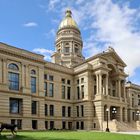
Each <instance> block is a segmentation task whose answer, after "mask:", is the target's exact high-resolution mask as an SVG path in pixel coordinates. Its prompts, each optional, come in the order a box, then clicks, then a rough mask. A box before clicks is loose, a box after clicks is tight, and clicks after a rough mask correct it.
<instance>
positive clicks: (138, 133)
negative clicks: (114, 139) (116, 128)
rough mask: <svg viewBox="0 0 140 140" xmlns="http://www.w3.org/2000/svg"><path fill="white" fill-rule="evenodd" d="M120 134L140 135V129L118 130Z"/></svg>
mask: <svg viewBox="0 0 140 140" xmlns="http://www.w3.org/2000/svg"><path fill="white" fill-rule="evenodd" d="M116 133H120V134H130V135H140V131H135V132H134V131H133V132H116Z"/></svg>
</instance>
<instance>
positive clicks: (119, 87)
mask: <svg viewBox="0 0 140 140" xmlns="http://www.w3.org/2000/svg"><path fill="white" fill-rule="evenodd" d="M94 74H95V77H96V83H95V85H96V92H95V93H96V95H110V96H112V97H118V98H120V101H126V94H125V80H124V78H119V77H115V78H113V79H111V77H110V75H109V73H108V72H106V71H101V70H100V71H97V72H95V73H94ZM113 82H114V83H113ZM113 84H114V85H113ZM122 99H123V100H122Z"/></svg>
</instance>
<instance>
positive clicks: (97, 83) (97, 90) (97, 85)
mask: <svg viewBox="0 0 140 140" xmlns="http://www.w3.org/2000/svg"><path fill="white" fill-rule="evenodd" d="M98 81H99V79H98V74H96V94H99V88H98V87H99V82H98Z"/></svg>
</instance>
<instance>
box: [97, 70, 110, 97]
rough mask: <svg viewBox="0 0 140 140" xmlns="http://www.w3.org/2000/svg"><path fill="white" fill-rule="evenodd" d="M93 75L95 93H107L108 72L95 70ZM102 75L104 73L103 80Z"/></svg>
mask: <svg viewBox="0 0 140 140" xmlns="http://www.w3.org/2000/svg"><path fill="white" fill-rule="evenodd" d="M95 75H96V93H97V95H108V73H107V72H102V71H97V72H96V73H95ZM103 75H105V80H104V79H103Z"/></svg>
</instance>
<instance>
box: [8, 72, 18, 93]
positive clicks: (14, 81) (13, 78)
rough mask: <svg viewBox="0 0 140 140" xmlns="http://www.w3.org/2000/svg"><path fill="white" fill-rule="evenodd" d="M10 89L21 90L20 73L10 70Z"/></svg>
mask: <svg viewBox="0 0 140 140" xmlns="http://www.w3.org/2000/svg"><path fill="white" fill-rule="evenodd" d="M8 81H9V89H10V90H17V91H18V90H19V74H18V73H13V72H9V73H8Z"/></svg>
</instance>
